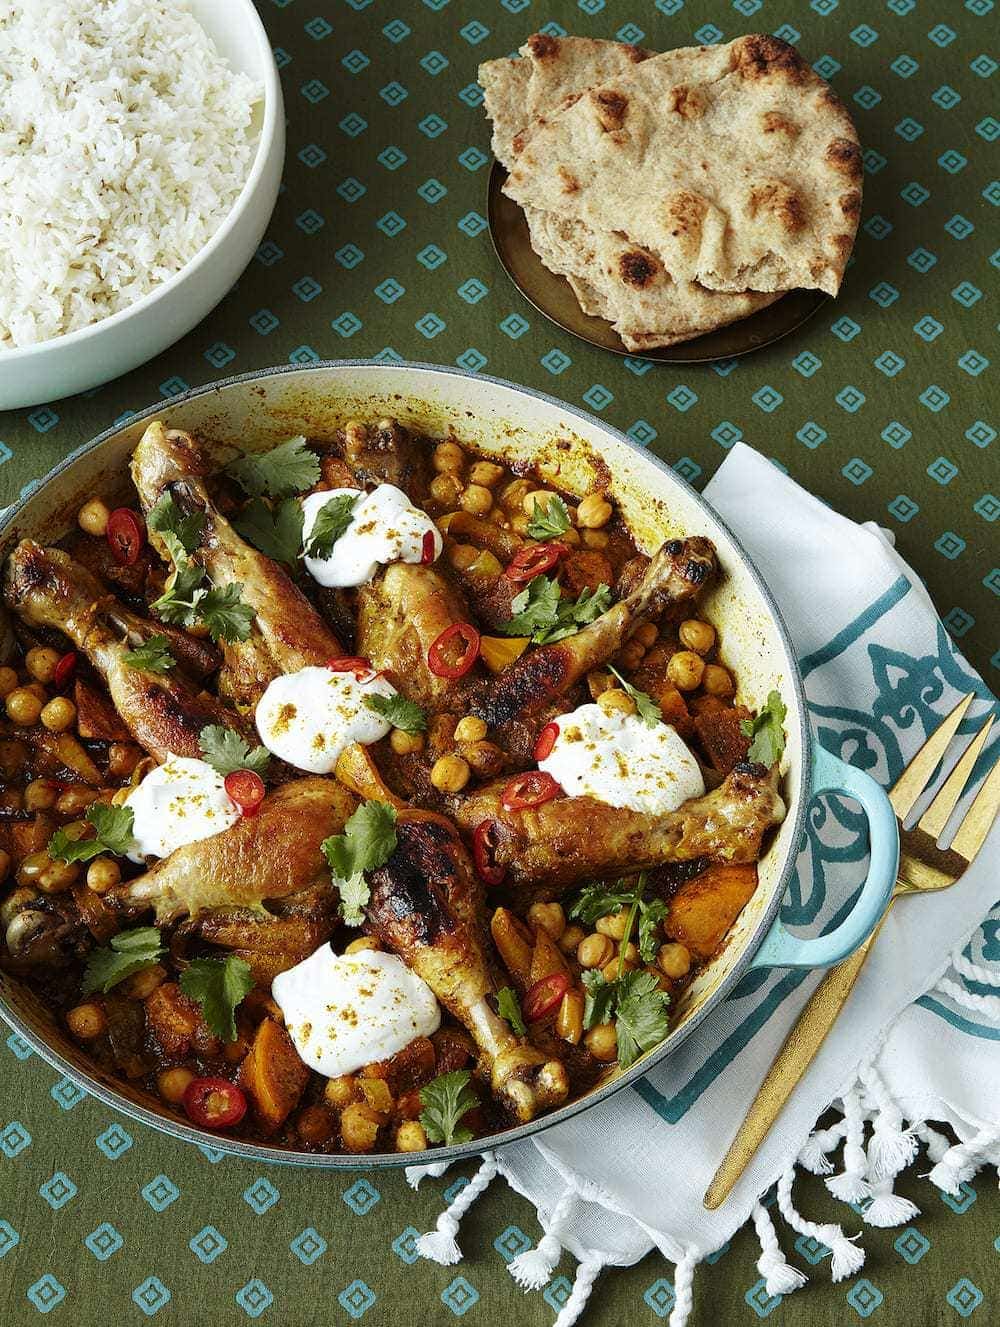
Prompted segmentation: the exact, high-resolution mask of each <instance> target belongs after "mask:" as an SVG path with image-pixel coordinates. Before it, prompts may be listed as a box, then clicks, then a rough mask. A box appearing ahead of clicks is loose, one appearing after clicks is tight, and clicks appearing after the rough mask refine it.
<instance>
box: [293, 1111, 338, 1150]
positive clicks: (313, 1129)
mask: <svg viewBox="0 0 1000 1327" xmlns="http://www.w3.org/2000/svg"><path fill="white" fill-rule="evenodd" d="M295 1131H296V1133H297V1134H298V1135H299V1137H300V1138H301V1139H302V1141H303V1142H304V1143H309V1144H311V1145H312V1146H313V1147H321V1146H322V1145H323V1144H324V1143H328V1142H329V1141H330V1139H331V1138H332V1137H333V1135H334V1134H335V1133H336V1131H337V1122H336V1119H335V1118H334V1115H333V1112H332V1111H331V1110H330V1109H329V1107H327V1106H306V1108H305V1110H302V1111H300V1112H299V1115H298V1118H297V1119H296V1121H295Z"/></svg>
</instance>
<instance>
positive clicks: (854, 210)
mask: <svg viewBox="0 0 1000 1327" xmlns="http://www.w3.org/2000/svg"><path fill="white" fill-rule="evenodd" d="M837 204H838V206H839V207H840V212H841V215H842V216H843V217H845V218H846V219H847V220H848V221H853V222H854V223H855V225H856V224H857V220H858V217H860V215H861V193H860V191H859V190H857V189H849V190H848V192H847V193H846V194H841V195H840V197H839V198H838V199H837Z"/></svg>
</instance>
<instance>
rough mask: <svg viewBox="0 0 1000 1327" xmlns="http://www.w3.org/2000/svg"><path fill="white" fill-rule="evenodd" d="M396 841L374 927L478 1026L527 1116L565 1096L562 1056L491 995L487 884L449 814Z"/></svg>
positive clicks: (380, 874) (492, 1075) (488, 1055)
mask: <svg viewBox="0 0 1000 1327" xmlns="http://www.w3.org/2000/svg"><path fill="white" fill-rule="evenodd" d="M396 835H397V846H396V851H395V852H394V853H393V854H392V856H391V857H390V858H389V860H388V861H387V862H386V864H385V865H384V866H382V867H379V868H378V869H377V870H375V871H372V872H371V873H370V875H369V883H370V886H371V898H370V900H369V903H368V906H367V908H366V916H367V922H368V930H369V931H370V932H371V933H372V934H374V935H375V936H377V937H378V939H379V940H380V941H381V942H382V943H383V944H384V945H385V946H386V948H389V949H392V950H394V951H395V952H396V953H397V954H398V955H399V956H400V958H402V959H403V961H404V962H405V963H406V965H407V966H408V967H409V968H410V969H411V970H412V971H413V972H415V973H416V974H417V975H418V976H419V977H422V978H423V980H424V981H425V982H426V983H427V985H428V986H429V987H430V988H431V990H432V991H433V992H434V994H435V996H436V997H437V998H438V1000H439V1001H440V1002H441V1004H443V1005H444V1007H445V1008H446V1009H447V1010H448V1011H449V1012H450V1013H451V1014H453V1015H454V1016H455V1017H456V1018H457V1019H458V1020H459V1021H460V1022H462V1023H464V1024H465V1026H466V1027H467V1028H468V1029H469V1031H470V1032H471V1033H472V1035H473V1037H474V1038H475V1041H476V1044H477V1045H478V1047H479V1050H480V1067H481V1069H482V1070H483V1072H484V1074H486V1075H487V1076H488V1077H489V1080H490V1084H491V1086H492V1089H493V1092H494V1094H495V1095H496V1096H497V1098H498V1099H499V1100H500V1101H502V1102H503V1103H504V1104H505V1105H506V1106H507V1107H508V1108H509V1109H510V1110H511V1111H512V1112H513V1113H514V1115H515V1116H516V1117H517V1118H518V1119H519V1120H521V1121H527V1120H531V1119H534V1117H535V1115H537V1114H538V1113H539V1111H541V1110H544V1109H547V1108H548V1107H549V1106H553V1105H556V1104H558V1103H559V1102H561V1101H562V1100H564V1099H565V1097H566V1094H567V1092H568V1090H569V1081H568V1079H567V1076H566V1071H565V1069H564V1067H563V1065H562V1064H561V1063H560V1061H559V1060H553V1059H548V1058H547V1057H546V1056H545V1055H543V1054H542V1053H541V1052H540V1051H538V1050H536V1049H535V1048H534V1047H533V1046H532V1045H531V1044H530V1043H529V1042H528V1041H527V1040H526V1039H525V1038H523V1037H517V1036H515V1034H514V1033H513V1032H512V1031H511V1029H510V1027H509V1026H508V1024H507V1023H506V1022H505V1021H504V1020H503V1019H502V1018H500V1016H499V1015H498V1014H497V1013H496V1012H495V1010H494V1009H493V1006H492V1005H491V1004H490V1002H489V997H491V996H495V995H496V989H497V987H496V983H495V981H494V979H493V976H492V973H491V966H492V965H491V964H490V962H489V960H488V958H487V953H488V949H487V941H486V932H485V926H484V924H483V918H482V897H481V893H482V891H481V886H480V885H479V883H478V881H477V880H476V877H475V875H474V873H473V870H472V864H471V862H470V861H469V857H468V854H467V852H466V851H465V847H464V846H463V844H462V842H461V840H460V839H459V837H458V835H457V834H456V833H455V830H454V829H453V828H452V826H451V825H450V824H449V823H448V821H446V820H445V819H444V818H443V817H440V816H430V815H427V814H426V813H424V814H422V815H421V814H419V813H418V814H417V815H416V816H414V817H412V818H409V817H408V816H407V813H406V812H401V813H400V815H399V818H398V820H397V823H396Z"/></svg>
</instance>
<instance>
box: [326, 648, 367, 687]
mask: <svg viewBox="0 0 1000 1327" xmlns="http://www.w3.org/2000/svg"><path fill="white" fill-rule="evenodd" d="M326 666H327V668H329V670H330V672H331V673H353V674H354V680H355V681H356V682H370V681H371V680H372V678H373V677H374V676H375V670H374V668H372V661H371V659H363V658H362V657H361V655H360V654H345V655H344V656H343V657H342V658H340V659H328V660H327V665H326Z"/></svg>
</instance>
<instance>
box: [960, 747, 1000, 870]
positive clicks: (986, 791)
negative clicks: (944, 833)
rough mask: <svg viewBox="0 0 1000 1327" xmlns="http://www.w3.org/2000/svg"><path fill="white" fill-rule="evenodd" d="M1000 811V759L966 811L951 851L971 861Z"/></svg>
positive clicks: (984, 840)
mask: <svg viewBox="0 0 1000 1327" xmlns="http://www.w3.org/2000/svg"><path fill="white" fill-rule="evenodd" d="M998 811H1000V760H998V761H997V763H996V764H995V765H994V766H993V768H992V769H991V770H990V772H989V775H988V776H987V778H986V781H985V782H984V783H983V786H982V787H981V788H980V789H979V792H978V793H976V800H975V801H974V802H973V803H972V805H971V806H970V807H969V809H968V811H967V812H966V813H965V819H964V820H963V821H962V823H961V824H960V825H959V827H958V830H957V831H956V834H955V837H954V838H953V839H952V841H951V845H950V846H951V851H952V852H957V853H958V854H959V856H960V857H964V858H965V860H966V861H967V862H971V861H972V859H973V857H975V855H976V853H977V852H978V851H979V849H980V848H981V847H982V846H983V844H984V843H985V842H986V835H987V834H988V833H989V832H990V826H991V825H992V824H993V822H994V820H996V818H997V812H998Z"/></svg>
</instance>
